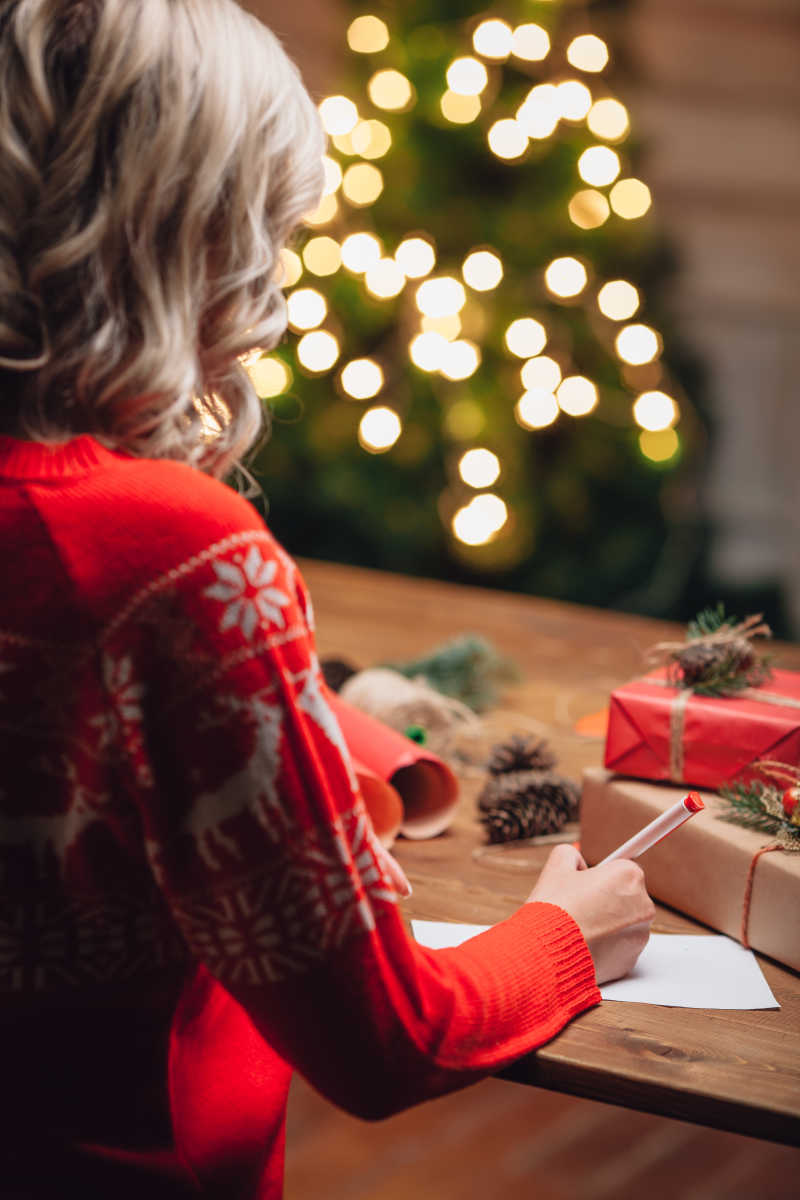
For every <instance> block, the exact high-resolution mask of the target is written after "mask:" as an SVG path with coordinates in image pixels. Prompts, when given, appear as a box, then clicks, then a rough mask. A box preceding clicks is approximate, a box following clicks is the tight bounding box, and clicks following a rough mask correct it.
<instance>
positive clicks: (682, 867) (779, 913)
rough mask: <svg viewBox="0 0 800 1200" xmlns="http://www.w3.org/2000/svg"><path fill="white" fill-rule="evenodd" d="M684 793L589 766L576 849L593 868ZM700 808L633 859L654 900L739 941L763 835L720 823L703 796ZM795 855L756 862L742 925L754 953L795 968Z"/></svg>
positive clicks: (778, 853) (766, 839) (799, 953)
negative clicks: (684, 822) (636, 861)
mask: <svg viewBox="0 0 800 1200" xmlns="http://www.w3.org/2000/svg"><path fill="white" fill-rule="evenodd" d="M685 794H686V789H685V788H677V787H674V786H669V785H667V784H657V783H645V782H642V781H641V780H638V779H625V778H621V777H620V776H617V775H612V774H611V772H609V771H604V770H603V769H602V767H589V768H587V769H586V771H584V775H583V793H582V797H581V834H580V845H581V851H582V853H583V855H584V858H585V859H586V861H587V862H588V863H589V865H590V866H593V865H594V864H595V863H598V862H599V861H600V860H601V859H602V858H604V857H605V856H606V854H609V853H610V852H611V851H612V850H615V849H616V848H617V846H619V845H621V843H622V842H624V841H626V840H627V839H628V838H629V837H631V835H632V834H634V833H636V832H638V830H639V829H641V828H642V826H643V825H646V824H647V823H648V822H649V821H652V820H653V818H654V817H657V816H659V815H660V814H661V813H662V812H664V810H665V809H667V808H669V807H670V805H672V804H674V803H675V801H676V800H680V799H681V797H682V796H684V795H685ZM700 794H701V796H702V799H703V801H704V803H705V805H706V808H705V810H704V811H703V812H701V813H698V814H697V815H696V816H694V817H692V819H691V820H690V821H687V822H686V824H685V825H682V826H681V827H680V828H679V829H676V830H675V832H674V833H671V834H670V835H669V836H668V837H665V838H664V839H663V841H660V842H658V843H657V844H656V845H655V846H653V847H652V848H651V849H650V850H648V851H647V852H646V853H645V854H643V855H642V856H641V858H639V859H638V862H639V864H640V866H641V867H642V868H643V870H644V872H645V877H646V879H647V888H648V891H649V892H650V895H651V896H652V897H653V899H654V900H660V901H662V902H663V903H664V904H669V905H671V906H672V907H673V908H677V909H679V910H680V911H681V912H684V913H686V914H687V915H688V916H690V917H694V918H696V919H697V920H699V921H703V922H705V923H706V924H707V925H711V926H712V928H714V929H718V930H720V932H722V933H726V934H728V935H729V936H730V937H733V938H737V939H738V940H740V941H741V940H742V939H741V933H742V916H743V911H744V904H745V892H746V887H747V878H748V873H749V871H750V866H751V863H752V862H753V858H754V856H755V855H756V854H757V852H758V850H759V849H760V848H761V847H762V846H765V845H769V844H771V842H772V841H773V839H772V838H771V837H770V835H769V834H768V833H763V832H760V831H756V830H753V829H747V828H745V827H744V826H742V825H735V824H732V823H731V822H729V821H725V820H722V819H721V817H720V815H719V814H721V813H723V812H724V811H726V809H725V805H724V804H723V802H722V800H721V799H720V797H719V796H717V795H716V794H714V793H713V792H706V791H701V793H700ZM798 912H800V853H790V852H787V851H783V850H774V851H771V852H770V853H769V854H762V855H761V856H760V858H759V859H758V861H757V862H756V865H755V870H754V873H753V880H752V891H751V894H750V903H749V912H748V920H747V938H748V941H749V944H750V945H751V946H752V948H753V949H754V950H759V951H760V952H761V953H762V954H768V955H770V956H771V957H772V958H776V959H778V960H779V961H780V962H782V963H785V964H786V965H787V966H789V967H793V968H794V970H796V971H800V920H798Z"/></svg>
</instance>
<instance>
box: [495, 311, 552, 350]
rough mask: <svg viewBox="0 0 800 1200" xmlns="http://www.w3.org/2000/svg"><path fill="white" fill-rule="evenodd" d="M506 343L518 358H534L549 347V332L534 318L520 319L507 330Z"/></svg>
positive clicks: (513, 322)
mask: <svg viewBox="0 0 800 1200" xmlns="http://www.w3.org/2000/svg"><path fill="white" fill-rule="evenodd" d="M505 342H506V345H507V346H508V348H509V350H510V351H511V353H512V354H516V355H517V357H518V358H533V356H534V355H536V354H538V353H539V352H540V350H544V348H545V346H546V345H547V330H546V329H545V327H544V325H542V323H541V321H535V320H534V319H533V317H518V318H517V320H516V321H512V322H511V324H510V325H509V327H508V329H507V330H506V333H505Z"/></svg>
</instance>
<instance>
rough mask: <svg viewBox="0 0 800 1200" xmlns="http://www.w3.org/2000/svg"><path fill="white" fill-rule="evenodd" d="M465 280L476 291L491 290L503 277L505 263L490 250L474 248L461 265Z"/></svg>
mask: <svg viewBox="0 0 800 1200" xmlns="http://www.w3.org/2000/svg"><path fill="white" fill-rule="evenodd" d="M461 274H462V275H463V276H464V281H465V282H466V283H467V284H468V285H469V286H470V287H471V288H473V289H474V291H476V292H490V291H491V290H492V288H496V287H497V285H498V284H499V283H500V280H501V279H502V278H503V264H502V262H501V261H500V259H499V258H498V257H497V255H496V254H492V252H491V251H490V250H474V251H473V252H472V254H468V255H467V257H466V258H465V259H464V262H463V265H462V267H461Z"/></svg>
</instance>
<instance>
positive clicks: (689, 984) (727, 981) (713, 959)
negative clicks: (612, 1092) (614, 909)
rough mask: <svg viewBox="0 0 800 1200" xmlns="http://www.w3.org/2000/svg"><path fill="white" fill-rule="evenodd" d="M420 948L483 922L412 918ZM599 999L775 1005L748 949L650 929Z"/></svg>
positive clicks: (462, 937) (457, 938)
mask: <svg viewBox="0 0 800 1200" xmlns="http://www.w3.org/2000/svg"><path fill="white" fill-rule="evenodd" d="M411 928H412V929H413V931H414V937H415V938H416V940H417V941H418V942H419V944H420V945H421V946H428V947H430V948H431V949H437V950H439V949H443V948H444V947H446V946H459V945H461V943H462V942H465V941H466V940H467V938H471V937H474V936H475V934H477V933H483V932H484V930H486V929H488V928H489V926H488V925H460V924H455V923H452V922H449V921H412V922H411ZM600 993H601V995H602V997H603V999H604V1000H631V1001H637V1002H638V1003H640V1004H662V1005H666V1006H668V1007H675V1008H738V1009H744V1008H780V1005H779V1004H778V1002H777V1000H776V999H775V997H774V996H773V994H772V992H771V990H770V988H769V985H768V984H767V981H766V979H765V978H764V976H763V974H762V971H761V968H760V967H759V965H758V962H757V961H756V957H755V955H754V954H753V952H752V950H745V948H744V946H740V945H739V943H738V942H734V941H733V940H732V939H731V938H727V937H723V936H722V935H721V934H720V935H716V934H712V935H710V936H703V935H690V936H688V937H687V936H684V935H682V934H665V933H653V934H651V935H650V941H649V942H648V943H647V945H646V947H645V948H644V950H643V951H642V953H641V954H640V956H639V960H638V962H637V963H636V966H635V967H634V969H633V971H631V973H630V975H628V976H626V978H625V979H618V980H617V981H616V982H615V983H606V984H603V986H602V987H601V988H600Z"/></svg>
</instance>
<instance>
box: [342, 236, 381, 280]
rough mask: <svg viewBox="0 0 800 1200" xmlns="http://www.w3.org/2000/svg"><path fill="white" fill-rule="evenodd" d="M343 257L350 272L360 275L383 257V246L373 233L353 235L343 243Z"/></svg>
mask: <svg viewBox="0 0 800 1200" xmlns="http://www.w3.org/2000/svg"><path fill="white" fill-rule="evenodd" d="M341 256H342V262H343V263H344V265H345V266H346V267H347V269H348V271H352V272H353V274H354V275H360V274H362V273H363V272H364V271H366V270H367V269H368V268H369V267H371V266H372V264H373V263H376V262H377V261H378V259H379V258H380V257H381V244H380V242H379V241H378V239H377V238H376V237H375V236H374V235H373V234H371V233H351V234H350V235H349V236H348V237H346V238H345V239H344V241H343V242H342V248H341Z"/></svg>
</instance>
